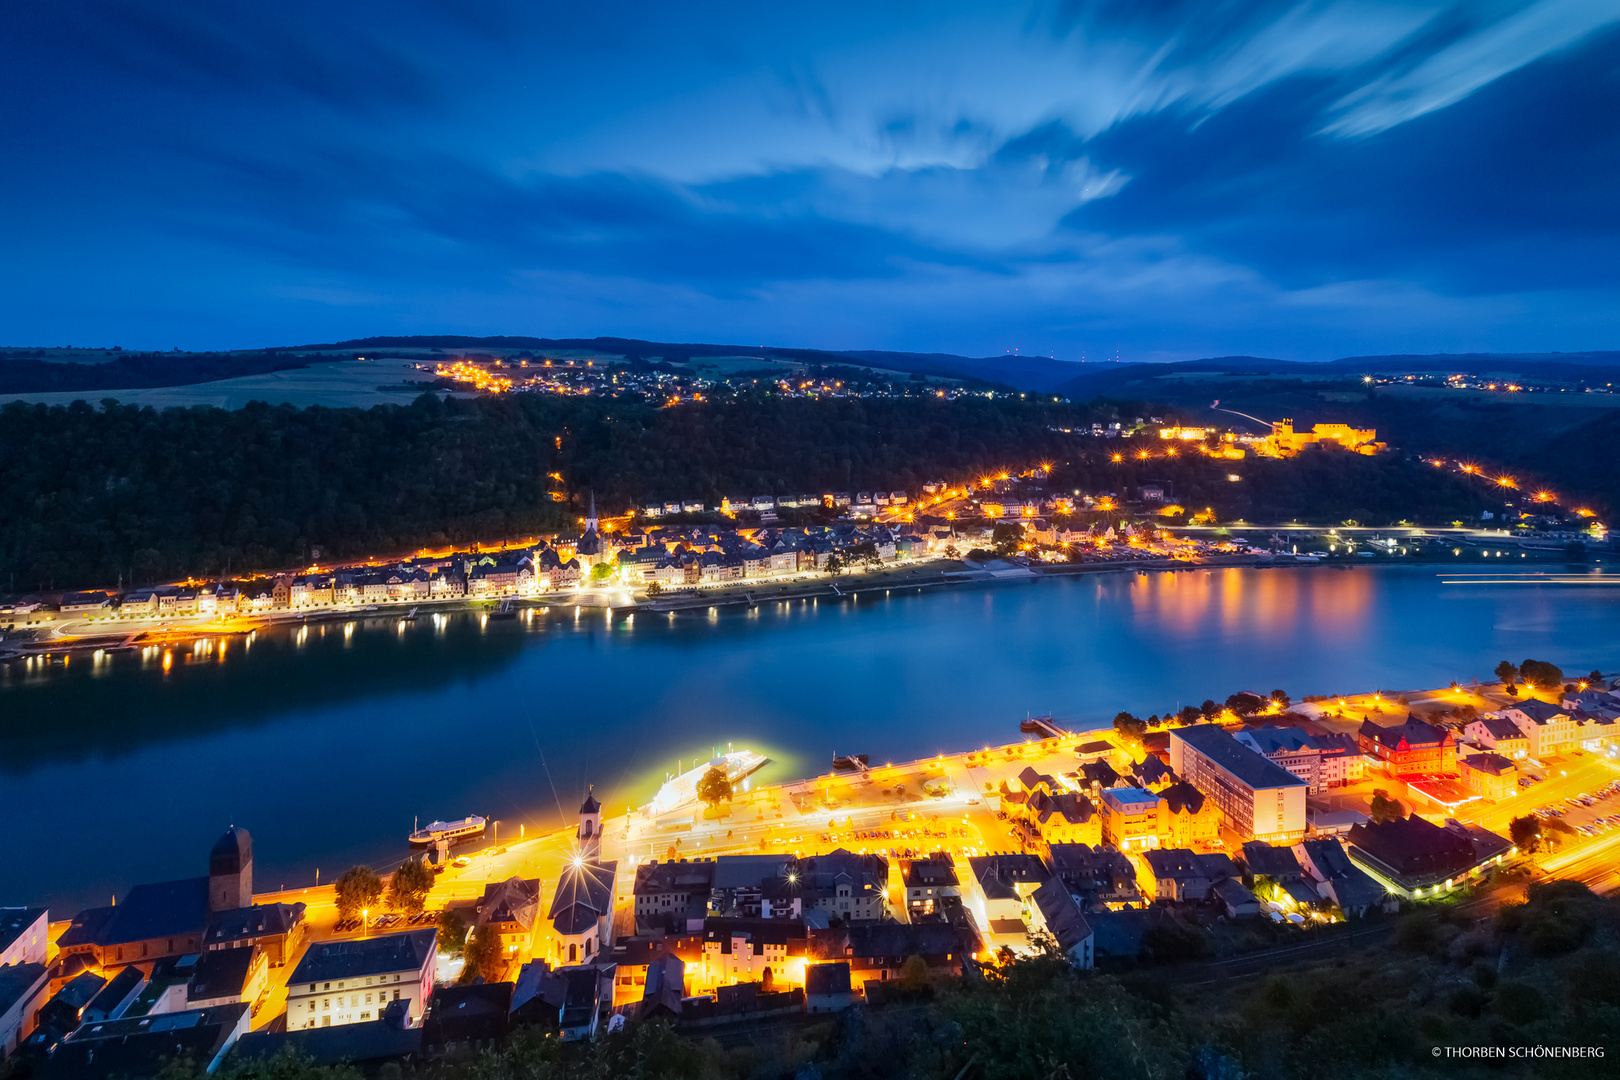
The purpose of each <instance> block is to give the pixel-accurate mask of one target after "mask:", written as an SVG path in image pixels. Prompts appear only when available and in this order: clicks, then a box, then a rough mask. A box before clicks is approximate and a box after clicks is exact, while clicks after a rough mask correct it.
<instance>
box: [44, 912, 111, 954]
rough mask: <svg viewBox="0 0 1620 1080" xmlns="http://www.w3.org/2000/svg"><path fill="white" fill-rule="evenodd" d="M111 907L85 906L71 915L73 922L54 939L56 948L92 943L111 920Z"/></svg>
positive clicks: (69, 947)
mask: <svg viewBox="0 0 1620 1080" xmlns="http://www.w3.org/2000/svg"><path fill="white" fill-rule="evenodd" d="M117 910H118V909H117V908H113V907H93V908H85V909H84V910H83V911H81V912H79V913H78V914H77V915H75V916H73V923H72V925H70V926H69V927H68V928H67V929H66V930H65V931H63V932H62V936H61V937H59V938H57V939H56V947H57V948H58V949H71V948H73V947H74V946H76V945H94V944H95V943H96V940H97V939H98V938H99V937H100V936H101V931H102V928H103V927H105V926H106V925H107V923H109V922H111V921H112V917H113V912H114V911H117Z"/></svg>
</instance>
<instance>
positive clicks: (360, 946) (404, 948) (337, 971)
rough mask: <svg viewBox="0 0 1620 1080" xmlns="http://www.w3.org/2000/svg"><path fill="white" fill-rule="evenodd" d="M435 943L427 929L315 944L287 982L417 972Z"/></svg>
mask: <svg viewBox="0 0 1620 1080" xmlns="http://www.w3.org/2000/svg"><path fill="white" fill-rule="evenodd" d="M438 940H439V931H438V930H437V929H434V928H429V929H427V930H407V931H405V932H404V933H402V934H385V935H383V936H382V937H374V938H358V939H355V940H350V941H321V942H317V943H315V944H314V945H311V946H310V947H309V949H308V950H307V951H306V952H305V953H304V958H303V959H302V960H300V961H299V962H298V967H297V968H296V969H294V970H293V973H292V975H291V977H290V978H288V980H287V981H288V982H289V983H317V982H325V981H327V980H329V979H356V978H361V977H363V976H366V975H381V974H383V973H385V972H390V971H420V970H421V968H422V965H423V964H425V963H427V962H428V959H429V957H431V956H433V955H434V954H435V953H436V952H437V951H438Z"/></svg>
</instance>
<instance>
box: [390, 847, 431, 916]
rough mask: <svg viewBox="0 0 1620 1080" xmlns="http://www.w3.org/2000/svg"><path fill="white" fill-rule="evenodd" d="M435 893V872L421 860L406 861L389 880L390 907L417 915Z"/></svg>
mask: <svg viewBox="0 0 1620 1080" xmlns="http://www.w3.org/2000/svg"><path fill="white" fill-rule="evenodd" d="M432 891H433V871H432V870H429V869H428V866H427V863H425V862H423V861H422V860H421V859H419V858H413V859H406V860H405V861H404V862H403V863H401V864H400V866H399V869H398V870H395V871H394V876H393V877H391V878H389V879H388V906H389V907H390V908H392V909H394V910H395V911H402V912H404V913H405V914H407V915H415V914H417V913H418V912H420V911H421V910H422V906H423V905H424V904H425V903H426V902H427V896H428V893H430V892H432Z"/></svg>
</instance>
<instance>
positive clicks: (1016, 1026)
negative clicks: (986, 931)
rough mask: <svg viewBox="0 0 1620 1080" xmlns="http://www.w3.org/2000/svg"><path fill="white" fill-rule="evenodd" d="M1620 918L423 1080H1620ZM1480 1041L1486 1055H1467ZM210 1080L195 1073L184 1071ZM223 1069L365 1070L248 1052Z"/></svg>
mask: <svg viewBox="0 0 1620 1080" xmlns="http://www.w3.org/2000/svg"><path fill="white" fill-rule="evenodd" d="M1617 924H1620V910H1617V906H1616V902H1615V901H1614V900H1611V899H1603V898H1599V897H1596V896H1593V895H1592V894H1591V893H1589V892H1587V890H1586V889H1585V887H1584V886H1581V885H1579V884H1576V883H1573V882H1552V883H1547V884H1539V885H1535V886H1532V887H1531V891H1530V899H1529V902H1528V903H1527V904H1522V905H1516V906H1512V907H1509V908H1508V909H1507V910H1506V911H1505V912H1504V913H1502V914H1501V915H1500V916H1493V915H1469V914H1466V913H1465V912H1463V911H1462V910H1460V909H1458V908H1456V907H1447V906H1444V905H1436V906H1431V907H1425V908H1419V909H1415V910H1410V911H1408V912H1407V913H1406V914H1404V915H1401V916H1399V917H1398V918H1392V919H1385V920H1383V922H1382V923H1381V926H1382V929H1383V930H1385V931H1386V933H1384V934H1383V935H1382V936H1378V935H1376V934H1375V935H1373V937H1372V939H1371V940H1370V942H1369V943H1366V944H1362V943H1360V942H1358V943H1357V944H1356V945H1355V947H1354V948H1353V949H1352V950H1351V951H1350V952H1349V953H1348V954H1347V955H1345V956H1344V957H1343V958H1341V959H1338V960H1329V961H1326V962H1319V963H1314V964H1313V963H1302V964H1295V965H1292V966H1289V967H1284V968H1282V969H1280V970H1278V971H1275V972H1274V973H1271V974H1263V975H1260V976H1257V977H1251V978H1232V979H1223V978H1222V977H1221V976H1220V975H1219V974H1218V973H1217V971H1216V969H1215V968H1214V967H1212V966H1208V965H1200V964H1196V963H1195V964H1180V965H1176V966H1174V967H1163V966H1156V965H1152V964H1147V965H1145V966H1142V967H1139V968H1137V969H1135V970H1132V971H1127V972H1124V973H1121V974H1100V973H1095V972H1086V973H1078V972H1075V971H1073V970H1071V969H1070V968H1069V967H1068V966H1067V964H1066V963H1065V962H1064V961H1063V960H1062V959H1061V957H1059V956H1058V955H1056V953H1055V950H1052V951H1049V952H1047V953H1045V954H1044V955H1037V956H1034V957H1031V958H1027V959H1019V960H1014V961H1011V962H1009V963H1007V964H1005V965H1004V966H997V965H995V964H991V965H988V966H987V967H986V968H985V969H984V970H983V973H982V975H980V976H978V977H970V978H968V979H966V980H962V981H956V980H950V979H944V980H934V979H929V978H927V977H926V975H924V976H923V978H922V979H920V980H919V981H918V984H917V985H914V986H907V985H906V980H901V981H900V982H898V983H896V982H890V983H888V984H886V987H887V989H888V990H889V991H890V993H889V994H886V995H885V996H886V997H890V998H892V999H898V1000H896V1001H895V1003H894V1004H891V1005H888V1006H887V1007H885V1008H883V1009H878V1010H872V1011H869V1012H866V1013H863V1014H862V1013H857V1014H846V1015H845V1016H843V1017H842V1018H840V1017H829V1018H827V1019H826V1020H825V1021H824V1022H821V1023H814V1022H809V1023H804V1022H801V1023H797V1024H794V1025H787V1024H769V1023H764V1024H757V1025H755V1026H754V1028H753V1030H751V1031H749V1032H747V1033H745V1034H744V1035H743V1037H738V1035H737V1034H736V1033H732V1034H730V1035H729V1036H728V1037H727V1038H725V1039H724V1040H723V1041H721V1040H716V1039H714V1038H710V1037H707V1036H706V1035H705V1034H703V1033H698V1034H695V1035H694V1036H693V1037H691V1038H687V1037H684V1036H682V1035H679V1034H677V1033H676V1032H675V1031H673V1030H671V1028H670V1027H669V1026H668V1025H667V1024H666V1023H664V1022H663V1021H649V1022H644V1023H636V1022H631V1023H630V1024H628V1025H627V1027H626V1028H625V1030H624V1031H622V1032H616V1033H613V1034H607V1035H602V1036H599V1037H598V1038H597V1039H596V1040H595V1041H594V1042H588V1043H563V1042H561V1041H560V1040H558V1039H556V1038H555V1037H547V1033H546V1032H544V1031H543V1030H540V1029H536V1028H521V1029H519V1030H518V1031H517V1032H516V1033H514V1034H513V1035H512V1036H510V1037H508V1038H507V1039H506V1040H505V1042H504V1043H502V1044H500V1045H498V1046H495V1047H492V1048H489V1049H485V1050H481V1051H477V1052H468V1053H466V1054H464V1055H463V1056H461V1057H457V1058H449V1059H441V1060H439V1061H435V1062H430V1063H428V1064H426V1065H424V1066H421V1067H420V1069H419V1071H420V1073H421V1075H423V1076H424V1077H426V1078H428V1080H452V1078H467V1080H598V1078H609V1077H612V1078H630V1080H811V1078H816V1080H880V1078H889V1077H907V1078H911V1080H1031V1078H1034V1080H1082V1078H1096V1080H1388V1078H1391V1077H1401V1078H1430V1077H1433V1078H1447V1080H1484V1078H1505V1080H1532V1078H1535V1080H1541V1078H1548V1080H1566V1078H1568V1080H1576V1078H1586V1077H1608V1076H1613V1075H1614V1065H1613V1059H1614V1055H1615V1054H1616V1053H1620V976H1617V974H1616V972H1617V971H1620V953H1617V952H1616V947H1617V944H1620V937H1617V932H1616V931H1617ZM1339 929H1340V930H1341V931H1342V930H1344V929H1346V928H1344V927H1340V928H1339ZM923 971H926V969H923ZM1464 1048H1476V1049H1474V1054H1473V1055H1470V1056H1462V1055H1461V1054H1460V1053H1459V1054H1454V1053H1452V1052H1450V1051H1461V1050H1464ZM1481 1051H1483V1053H1482V1052H1481ZM1487 1055H1488V1056H1487ZM1600 1055H1601V1056H1600ZM196 1075H200V1073H198V1072H197V1071H195V1070H194V1069H192V1068H188V1067H185V1066H184V1065H182V1066H180V1067H176V1068H175V1069H174V1070H173V1071H172V1073H171V1077H172V1080H188V1078H190V1077H192V1076H196ZM217 1075H218V1076H220V1077H222V1078H225V1080H351V1078H357V1077H358V1075H359V1074H358V1073H355V1072H353V1071H351V1070H347V1069H344V1068H341V1067H340V1068H336V1069H331V1070H325V1069H317V1068H314V1067H312V1066H310V1065H308V1064H304V1063H300V1062H299V1061H298V1060H297V1059H295V1058H291V1057H289V1058H286V1059H283V1060H280V1061H274V1062H269V1063H265V1062H258V1063H254V1062H243V1061H240V1060H238V1059H237V1058H234V1057H231V1058H227V1059H226V1061H225V1063H224V1065H223V1066H222V1067H221V1069H220V1071H219V1072H218V1074H217Z"/></svg>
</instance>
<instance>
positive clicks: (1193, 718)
mask: <svg viewBox="0 0 1620 1080" xmlns="http://www.w3.org/2000/svg"><path fill="white" fill-rule="evenodd" d="M1211 704H1213V702H1212V703H1211ZM1177 715H1179V716H1180V717H1181V722H1182V723H1183V724H1195V723H1197V722H1198V719H1199V717H1201V716H1203V715H1204V714H1203V712H1202V711H1200V710H1199V708H1198V706H1196V705H1183V706H1182V707H1181V712H1180V713H1178V714H1177Z"/></svg>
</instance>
